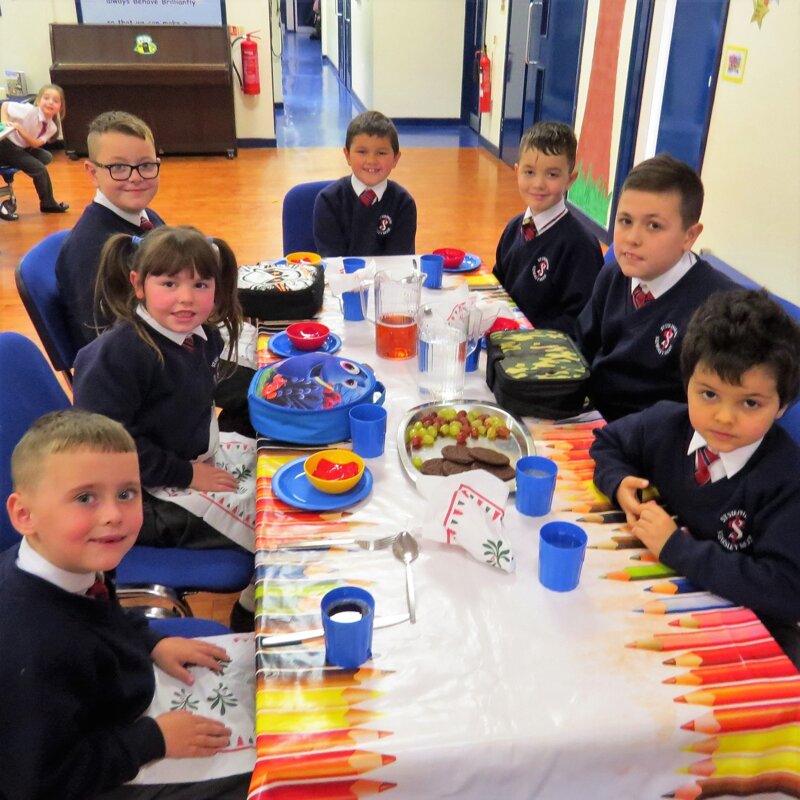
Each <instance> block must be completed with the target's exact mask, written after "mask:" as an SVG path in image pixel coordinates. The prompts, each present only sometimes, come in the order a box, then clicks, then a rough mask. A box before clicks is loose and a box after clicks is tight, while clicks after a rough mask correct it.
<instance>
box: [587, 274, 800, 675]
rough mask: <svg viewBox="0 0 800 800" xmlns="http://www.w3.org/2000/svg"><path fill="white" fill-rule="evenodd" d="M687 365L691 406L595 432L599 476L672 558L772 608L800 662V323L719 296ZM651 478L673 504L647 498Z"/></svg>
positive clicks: (743, 297)
mask: <svg viewBox="0 0 800 800" xmlns="http://www.w3.org/2000/svg"><path fill="white" fill-rule="evenodd" d="M681 371H682V373H683V378H684V380H685V382H686V392H687V395H688V405H687V404H686V403H674V402H669V401H664V402H661V403H658V404H656V405H655V406H653V407H652V408H649V409H647V410H646V411H642V412H640V413H638V414H631V415H629V416H627V417H625V418H624V419H621V420H619V421H617V422H614V423H611V424H609V425H607V426H606V427H605V428H601V429H599V430H597V431H595V436H596V440H595V443H594V444H593V445H592V448H591V451H590V452H591V455H592V458H594V460H595V462H596V467H595V476H594V479H595V483H596V484H597V486H598V488H599V489H600V490H601V491H603V492H605V494H607V495H608V496H609V497H614V498H616V501H617V503H618V504H619V506H620V508H622V510H623V511H625V514H626V517H627V519H628V522H629V524H630V525H631V527H632V529H633V533H634V534H635V535H636V536H638V537H639V538H640V539H641V540H642V542H644V544H645V545H646V546H647V547H648V549H649V550H650V551H651V552H652V553H653V554H654V555H656V556H657V557H658V558H659V559H660V560H661V561H662V562H663V563H664V564H666V565H667V566H669V567H671V568H672V569H674V570H675V571H676V572H678V573H679V574H680V575H684V576H686V577H687V578H689V580H690V581H691V582H692V583H693V584H696V585H697V586H698V588H701V589H707V590H709V591H712V592H714V593H716V594H718V595H721V596H722V597H725V598H727V599H728V600H732V601H733V602H735V603H739V604H741V605H743V606H747V607H749V608H752V609H753V610H754V611H755V612H756V613H758V614H759V615H762V616H763V617H764V619H765V622H767V624H768V626H769V627H771V628H772V629H773V633H775V634H776V638H778V640H779V641H780V642H781V643H782V644H784V647H785V648H786V649H787V652H789V654H790V656H792V657H793V659H794V660H795V661H797V660H798V658H799V657H800V648H798V647H797V641H798V637H797V629H796V626H795V624H794V623H796V622H797V620H800V537H799V536H798V535H797V520H798V519H800V448H799V447H798V446H797V445H796V444H795V443H794V442H793V441H792V439H791V437H790V436H789V435H788V434H787V433H786V432H785V431H784V430H783V429H782V428H780V427H779V426H777V425H774V424H773V423H774V422H775V420H777V419H778V418H779V417H781V416H782V415H783V413H784V411H785V410H786V408H787V406H788V405H789V404H790V403H791V402H792V401H793V400H794V399H795V398H796V397H797V395H798V391H800V326H798V324H797V323H796V322H794V321H793V320H792V319H791V317H789V315H788V314H787V313H786V312H785V311H784V310H783V309H782V308H781V306H780V305H779V304H778V303H776V302H775V301H774V300H771V299H770V298H769V296H768V295H767V293H766V292H765V291H760V292H758V291H752V290H745V289H738V290H733V291H729V292H723V293H718V294H715V295H712V296H711V297H710V298H709V299H708V300H707V301H706V302H705V303H704V304H703V305H702V306H701V307H700V308H699V309H698V310H697V312H696V313H695V315H694V316H693V317H692V320H691V322H690V323H689V327H688V329H687V331H686V336H685V338H684V341H683V345H682V350H681ZM650 485H653V486H655V487H657V489H658V491H659V493H660V495H661V498H662V500H663V502H664V504H665V506H666V508H667V509H669V511H666V510H665V509H664V508H662V507H661V506H660V505H658V504H656V503H655V502H654V501H650V502H646V503H642V502H640V500H639V496H638V495H639V492H640V490H642V489H644V488H645V487H647V486H650ZM670 513H672V514H675V515H676V517H677V520H678V522H677V524H676V522H675V521H674V520H673V518H672V517H671V516H670ZM678 525H679V526H681V527H678ZM781 625H784V626H785V628H783V629H782V628H781V627H780V626H781ZM786 632H790V633H791V643H790V644H788V645H787V643H786V642H787V640H786V639H785V638H784V635H783V634H784V633H786Z"/></svg>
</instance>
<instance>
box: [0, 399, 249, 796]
mask: <svg viewBox="0 0 800 800" xmlns="http://www.w3.org/2000/svg"><path fill="white" fill-rule="evenodd" d="M11 471H12V478H13V485H14V491H13V492H12V494H11V495H10V496H9V498H8V503H7V509H8V514H9V518H10V519H11V522H12V523H13V525H14V527H15V528H16V529H17V530H18V531H19V533H20V534H21V535H22V541H21V542H20V544H18V545H15V546H14V547H11V548H9V549H8V550H6V551H5V552H4V553H3V554H2V555H0V607H2V609H3V614H2V615H1V616H0V643H2V650H3V658H2V661H1V662H0V680H2V683H3V685H4V686H7V687H9V691H8V692H7V696H6V697H5V699H4V701H3V713H2V714H0V737H2V741H3V747H2V749H0V796H2V797H5V798H14V800H50V798H54V797H58V798H60V800H93V799H94V798H104V799H105V800H112V798H113V799H114V800H117V798H119V799H120V800H121V798H130V799H131V800H133V799H134V798H145V797H153V796H155V793H156V791H157V790H158V791H160V792H161V793H160V794H158V797H163V798H165V800H166V799H167V798H173V797H174V798H178V797H180V798H185V797H195V798H208V797H214V798H241V799H242V800H243V798H245V797H246V796H247V787H248V783H249V776H242V775H239V776H234V777H233V778H226V779H222V780H218V781H209V782H205V783H198V784H192V785H190V786H191V788H192V789H194V790H195V791H194V792H193V793H191V794H187V793H186V789H187V785H186V784H172V785H170V786H163V785H162V786H129V787H123V786H122V784H123V783H125V782H127V781H129V780H131V779H133V778H134V777H135V776H136V774H137V772H138V771H139V768H140V767H141V766H143V765H144V764H146V763H148V762H150V761H153V760H154V759H159V758H163V757H165V756H168V757H172V758H191V757H197V756H206V755H213V754H214V753H215V752H217V751H219V750H221V749H222V748H224V747H227V746H228V744H229V738H230V730H229V729H228V728H227V727H225V725H223V724H222V723H221V722H218V721H216V720H213V719H210V718H206V717H201V716H198V715H195V714H192V713H190V712H188V711H170V712H168V713H165V714H161V715H160V716H158V717H156V718H155V719H154V718H152V717H147V716H143V714H144V712H145V711H146V710H147V708H148V706H149V705H150V703H151V701H152V699H153V694H154V690H155V676H154V673H153V663H154V662H155V664H157V665H158V666H159V667H161V669H163V670H164V671H165V672H167V673H168V674H170V675H172V676H174V677H176V678H178V679H180V680H182V681H184V682H185V683H187V684H191V683H192V681H193V678H192V676H191V673H189V672H188V670H187V669H186V667H187V665H189V664H195V665H198V666H202V667H207V668H208V669H211V670H213V671H215V672H219V671H220V668H221V666H222V664H224V663H225V662H226V661H227V660H228V657H227V654H226V652H225V650H224V649H222V648H221V647H217V646H215V645H212V644H210V643H207V642H202V641H200V640H193V639H181V638H174V637H171V638H162V637H161V636H160V635H159V634H157V633H155V632H154V631H152V630H150V629H149V628H148V626H147V623H146V621H145V619H144V618H143V617H140V616H138V615H136V614H134V613H132V612H130V611H125V610H123V609H122V608H121V607H120V605H119V603H118V602H117V599H116V594H115V591H114V585H113V582H111V581H110V580H109V579H108V578H107V577H106V576H105V575H104V573H107V572H109V571H111V570H113V569H114V568H115V567H116V566H117V565H118V564H119V562H120V561H121V560H122V558H123V556H124V555H125V554H126V553H127V552H128V550H130V548H131V547H132V546H133V544H134V543H135V542H136V536H137V533H138V531H139V526H140V525H141V522H142V504H141V494H140V492H141V487H140V484H139V465H138V461H137V458H136V446H135V444H134V442H133V440H132V439H131V437H130V435H129V434H128V433H127V432H126V431H125V429H124V428H123V427H122V426H121V425H119V424H118V423H116V422H113V421H112V420H109V419H107V418H105V417H102V416H100V415H97V414H89V413H87V412H85V411H78V410H74V409H70V410H68V411H59V412H55V413H52V414H47V415H45V416H44V417H41V418H40V419H39V420H37V421H36V422H35V423H34V424H33V426H31V428H30V430H29V431H28V432H27V433H26V434H25V436H23V437H22V439H21V440H20V442H19V444H18V445H17V447H16V448H15V450H14V454H13V456H12V459H11ZM116 787H120V788H118V789H116Z"/></svg>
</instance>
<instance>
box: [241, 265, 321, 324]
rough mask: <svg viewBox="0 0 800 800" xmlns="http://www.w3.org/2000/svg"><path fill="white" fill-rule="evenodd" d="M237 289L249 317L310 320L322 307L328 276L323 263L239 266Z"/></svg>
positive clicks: (245, 314)
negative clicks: (326, 276)
mask: <svg viewBox="0 0 800 800" xmlns="http://www.w3.org/2000/svg"><path fill="white" fill-rule="evenodd" d="M237 288H238V290H239V302H240V303H241V305H242V312H243V314H244V316H245V317H254V318H256V319H259V320H263V321H265V322H269V321H270V320H284V319H310V318H311V317H313V316H314V315H315V314H316V313H317V312H318V311H319V310H320V309H321V308H322V292H323V290H324V288H325V277H324V273H323V269H322V265H320V264H308V263H305V262H303V263H299V264H287V263H286V262H285V261H278V262H272V261H259V263H258V264H248V265H246V266H243V267H239V274H238V279H237Z"/></svg>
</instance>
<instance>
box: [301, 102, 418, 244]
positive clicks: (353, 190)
mask: <svg viewBox="0 0 800 800" xmlns="http://www.w3.org/2000/svg"><path fill="white" fill-rule="evenodd" d="M344 157H345V158H346V159H347V163H348V165H349V166H350V167H351V168H352V170H353V174H352V175H348V176H347V177H344V178H340V179H339V180H338V181H336V182H334V183H332V184H331V185H330V186H327V187H326V188H325V189H323V190H322V191H321V192H320V193H319V194H318V195H317V199H316V201H315V203H314V241H315V242H316V247H317V252H319V254H320V255H322V256H391V255H405V254H408V253H413V252H414V250H415V246H414V241H415V238H416V235H417V206H416V204H415V203H414V199H413V198H412V197H411V195H410V194H409V193H408V192H407V191H406V190H405V189H404V188H403V187H402V186H400V184H398V183H395V182H394V181H390V180H389V175H390V173H391V171H392V170H393V169H394V168H395V167H396V166H397V162H398V161H399V160H400V142H399V140H398V137H397V129H396V128H395V127H394V124H393V123H392V121H391V120H390V119H389V118H388V117H385V116H384V115H383V114H381V113H380V112H379V111H365V112H364V113H363V114H359V115H358V116H357V117H354V118H353V120H351V122H350V124H349V125H348V127H347V134H346V136H345V145H344Z"/></svg>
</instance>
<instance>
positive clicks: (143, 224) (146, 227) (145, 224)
mask: <svg viewBox="0 0 800 800" xmlns="http://www.w3.org/2000/svg"><path fill="white" fill-rule="evenodd" d="M139 227H140V228H141V229H142V230H143V231H151V230H153V227H154V226H153V223H152V222H150V220H149V219H147V217H146V216H144V214H142V217H141V219H140V220H139Z"/></svg>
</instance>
